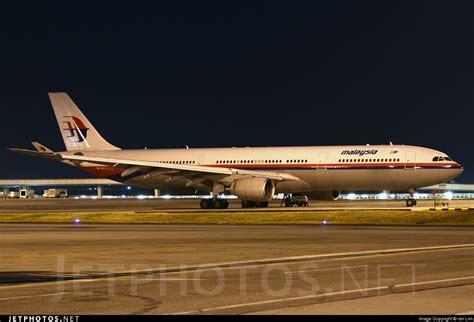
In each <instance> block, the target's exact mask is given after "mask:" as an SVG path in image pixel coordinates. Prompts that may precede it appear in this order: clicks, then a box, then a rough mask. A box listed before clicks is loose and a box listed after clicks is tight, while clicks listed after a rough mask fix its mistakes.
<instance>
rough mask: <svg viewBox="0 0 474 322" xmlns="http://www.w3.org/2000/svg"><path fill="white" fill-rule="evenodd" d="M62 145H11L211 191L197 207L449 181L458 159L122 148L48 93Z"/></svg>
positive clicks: (401, 152)
mask: <svg viewBox="0 0 474 322" xmlns="http://www.w3.org/2000/svg"><path fill="white" fill-rule="evenodd" d="M49 98H50V100H51V104H52V106H53V110H54V113H55V116H56V119H57V122H58V125H59V128H60V130H61V134H62V138H63V140H64V144H65V146H66V151H60V152H54V151H52V150H50V149H48V148H47V147H45V146H44V145H42V144H40V143H38V142H32V144H33V146H34V147H35V149H36V150H26V149H19V148H9V150H11V151H13V152H18V153H22V154H26V155H31V156H36V157H43V158H47V159H52V160H57V161H60V162H63V163H66V164H68V165H71V166H74V167H77V168H79V169H81V170H84V171H87V172H89V173H91V174H94V175H97V176H100V177H106V178H109V179H112V180H115V181H118V182H122V183H124V184H127V185H134V186H137V187H142V188H149V189H170V190H173V189H179V188H185V187H186V188H190V187H192V188H194V189H196V191H207V192H212V196H213V197H212V198H208V199H203V200H201V202H200V207H201V208H203V209H211V208H216V209H225V208H227V207H228V206H229V204H228V202H227V200H226V199H224V198H220V197H221V196H222V194H223V193H225V192H230V193H232V194H234V195H236V196H237V197H238V198H239V199H240V200H241V203H242V207H243V208H251V207H267V206H268V201H269V200H271V199H272V197H273V195H274V194H275V193H309V194H311V195H312V196H313V197H316V198H317V199H323V200H337V199H338V198H339V196H340V193H341V191H382V190H389V191H408V192H409V195H410V197H409V198H408V199H407V200H406V205H407V206H408V207H411V206H414V205H416V200H415V199H414V198H413V194H414V192H415V191H416V190H417V189H418V188H420V187H426V186H431V185H435V184H439V183H443V182H446V181H449V180H451V179H453V178H455V177H457V176H459V175H460V174H461V173H462V172H463V167H462V166H461V165H460V164H459V163H457V162H455V161H453V160H452V159H451V158H450V157H449V156H447V155H446V154H445V153H443V152H440V151H436V150H433V149H429V148H425V147H418V146H410V145H392V144H390V145H347V146H306V147H299V146H290V147H253V148H250V147H243V148H236V147H233V148H188V147H186V148H183V149H132V150H122V149H120V148H118V147H116V146H114V145H112V144H110V143H109V142H107V141H106V140H105V139H104V138H103V137H102V136H101V135H100V134H99V132H97V130H96V129H95V128H94V126H93V125H92V123H91V122H89V120H88V119H87V118H86V117H85V115H84V114H83V113H82V112H81V111H80V110H79V108H78V107H77V106H76V104H75V103H74V102H73V101H72V99H71V98H70V97H69V96H68V94H67V93H64V92H61V93H49Z"/></svg>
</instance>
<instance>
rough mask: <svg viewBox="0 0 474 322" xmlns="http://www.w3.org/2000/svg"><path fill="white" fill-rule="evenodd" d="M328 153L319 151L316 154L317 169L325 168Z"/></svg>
mask: <svg viewBox="0 0 474 322" xmlns="http://www.w3.org/2000/svg"><path fill="white" fill-rule="evenodd" d="M327 159H328V153H327V152H321V153H320V154H319V156H318V170H327V164H326V162H327Z"/></svg>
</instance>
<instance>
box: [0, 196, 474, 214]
mask: <svg viewBox="0 0 474 322" xmlns="http://www.w3.org/2000/svg"><path fill="white" fill-rule="evenodd" d="M199 202H200V199H131V198H124V199H121V198H120V199H69V198H68V199H42V198H38V199H0V215H1V214H2V213H4V214H7V213H25V212H26V213H35V212H41V213H57V212H69V213H70V212H129V211H135V212H157V211H159V212H210V211H211V212H219V211H226V212H229V211H231V212H232V211H238V212H245V211H252V212H255V211H275V212H276V211H295V210H298V211H318V210H341V209H380V210H387V209H401V210H408V209H413V210H417V209H423V208H426V209H427V208H430V207H433V201H432V200H418V204H417V206H415V207H411V208H408V207H406V205H405V200H336V201H319V200H318V201H316V200H310V201H309V207H291V208H286V207H281V200H272V201H271V202H270V204H269V207H268V208H248V209H242V208H241V204H240V201H239V200H235V199H230V200H229V209H225V210H222V209H211V210H202V209H200V207H199ZM449 207H472V208H474V200H451V202H450V205H449Z"/></svg>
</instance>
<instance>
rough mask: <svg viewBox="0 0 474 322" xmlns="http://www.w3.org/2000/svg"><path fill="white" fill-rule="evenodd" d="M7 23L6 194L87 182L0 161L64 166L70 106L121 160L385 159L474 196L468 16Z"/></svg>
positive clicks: (194, 4)
mask: <svg viewBox="0 0 474 322" xmlns="http://www.w3.org/2000/svg"><path fill="white" fill-rule="evenodd" d="M41 6H43V7H42V8H38V11H37V10H36V9H35V8H29V10H23V9H24V8H21V7H19V8H8V10H6V9H5V8H3V10H2V11H1V13H0V18H1V19H0V20H1V21H2V22H1V25H0V26H1V29H0V62H1V65H0V68H1V70H0V72H1V73H0V111H1V115H0V120H1V121H0V178H61V177H72V178H75V177H86V176H88V175H87V174H83V173H82V172H81V171H79V170H77V169H74V168H70V167H68V166H66V165H62V164H59V163H57V162H54V161H49V160H42V159H37V158H31V157H28V156H23V155H16V154H13V153H10V152H8V151H5V149H4V148H6V147H24V148H30V147H31V146H30V144H29V142H30V141H35V140H36V141H39V142H41V143H43V144H45V145H46V146H48V147H50V148H51V149H53V150H63V149H64V145H63V142H62V139H61V135H60V132H59V129H58V127H57V123H56V119H55V117H54V114H53V110H52V108H51V105H50V102H49V99H48V96H47V93H48V92H51V91H66V92H68V93H69V95H70V96H71V97H72V98H73V100H74V101H75V102H76V104H77V105H78V106H79V107H80V108H81V110H82V111H83V112H84V114H86V116H87V117H88V118H89V120H90V121H91V122H92V123H93V124H94V126H95V127H96V129H98V130H99V132H100V133H101V134H102V135H103V136H104V137H105V138H106V139H107V140H108V141H110V142H111V143H112V144H114V145H117V146H119V147H122V148H143V147H148V148H169V147H185V145H189V146H190V147H191V148H193V147H229V146H287V145H302V146H303V145H350V144H367V143H370V144H387V143H388V142H389V141H392V142H393V143H394V144H410V145H419V146H425V147H430V148H434V149H437V150H441V151H443V152H445V153H447V154H448V155H450V156H451V157H452V158H453V159H454V160H456V161H458V162H460V163H461V164H462V165H463V166H464V168H465V172H464V173H463V175H462V176H461V177H459V178H458V179H457V182H464V183H474V129H473V126H474V122H473V121H474V75H473V67H474V66H473V63H474V50H473V49H474V46H473V42H474V2H473V1H426V2H422V1H402V2H397V1H351V2H349V1H311V2H301V3H298V2H295V1H287V2H286V3H282V2H276V1H268V2H261V1H251V2H243V1H241V2H231V1H219V2H202V1H189V2H185V1H170V2H169V3H165V2H164V1H163V3H161V2H159V1H144V2H139V1H129V2H127V3H125V2H109V3H106V4H104V3H101V4H99V2H97V3H94V4H91V5H85V4H83V2H80V1H76V2H74V4H73V2H70V1H62V2H58V3H54V4H53V3H52V2H48V3H47V4H41Z"/></svg>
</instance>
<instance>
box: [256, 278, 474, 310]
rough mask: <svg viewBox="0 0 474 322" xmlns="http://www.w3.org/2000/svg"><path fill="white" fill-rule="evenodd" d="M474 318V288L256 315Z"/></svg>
mask: <svg viewBox="0 0 474 322" xmlns="http://www.w3.org/2000/svg"><path fill="white" fill-rule="evenodd" d="M401 313H403V314H410V315H454V314H462V315H464V314H468V315H473V314H474V285H465V286H457V287H446V288H442V289H435V290H425V291H420V292H413V293H411V292H408V293H402V294H391V295H384V296H375V297H366V298H360V299H355V300H349V301H336V302H329V303H321V304H312V305H306V306H299V307H291V308H284V309H277V310H269V311H262V312H257V313H255V314H265V315H268V314H272V315H274V314H291V315H298V314H305V315H307V314H328V315H329V314H350V315H354V314H363V315H370V314H377V315H385V314H401Z"/></svg>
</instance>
